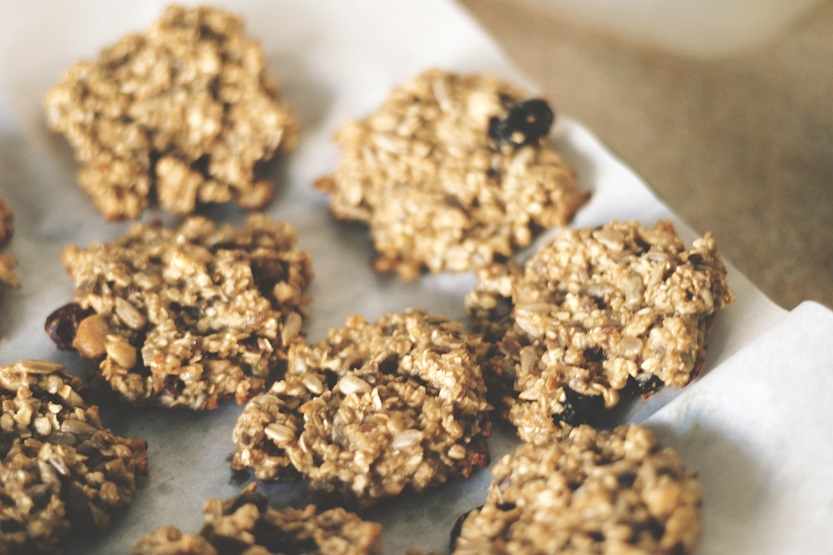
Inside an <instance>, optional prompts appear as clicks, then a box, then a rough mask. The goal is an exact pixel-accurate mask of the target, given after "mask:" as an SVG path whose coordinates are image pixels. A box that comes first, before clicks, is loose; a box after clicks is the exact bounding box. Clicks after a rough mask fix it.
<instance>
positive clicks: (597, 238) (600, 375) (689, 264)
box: [466, 222, 734, 441]
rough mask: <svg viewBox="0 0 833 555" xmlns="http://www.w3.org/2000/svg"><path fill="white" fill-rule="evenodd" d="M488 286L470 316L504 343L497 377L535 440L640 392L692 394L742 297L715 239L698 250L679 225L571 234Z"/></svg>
mask: <svg viewBox="0 0 833 555" xmlns="http://www.w3.org/2000/svg"><path fill="white" fill-rule="evenodd" d="M478 277H479V282H478V284H477V286H476V287H475V288H474V290H472V291H471V292H470V293H469V295H468V296H467V297H466V308H467V310H468V311H469V313H470V315H471V316H472V318H473V320H474V323H475V327H476V328H478V329H480V330H482V331H484V332H485V334H486V336H487V338H489V339H490V340H494V341H495V352H494V354H495V356H494V358H493V359H492V360H491V362H490V363H489V365H488V367H487V370H486V372H485V373H486V379H487V382H488V383H489V385H490V390H491V393H493V394H494V395H495V396H496V397H498V398H499V399H500V401H499V403H500V408H501V410H502V412H503V413H504V414H505V415H506V416H507V417H508V418H509V420H510V421H511V422H513V423H514V424H515V425H516V426H518V428H519V433H520V435H521V437H522V438H524V439H525V440H527V441H546V440H547V437H548V436H549V435H550V434H551V433H552V432H554V431H556V429H557V427H558V424H557V422H558V421H560V420H563V421H566V422H567V423H568V424H573V425H574V424H577V423H580V422H582V421H585V419H586V418H587V417H590V416H592V413H593V412H598V411H600V410H602V409H603V408H604V407H607V408H610V407H612V406H614V405H615V404H616V403H617V402H618V400H619V392H620V391H621V390H622V389H624V388H625V387H626V386H627V385H628V384H629V383H631V384H632V385H633V387H634V388H635V389H636V390H638V391H641V392H644V393H647V392H651V391H653V390H655V389H656V388H657V387H659V386H661V385H663V384H664V385H670V386H673V387H682V386H684V385H686V384H687V383H688V382H689V381H690V380H691V379H692V378H693V377H694V376H696V375H697V373H698V371H699V370H700V366H701V364H702V357H703V355H704V351H705V335H706V332H707V330H708V327H709V324H710V322H711V319H712V318H713V316H714V314H715V312H716V311H717V310H718V309H720V308H722V307H723V306H725V305H726V304H728V303H730V302H732V301H733V299H734V295H733V294H732V292H731V290H730V289H729V286H728V284H727V282H726V268H725V267H724V265H723V262H722V261H721V258H720V256H719V254H718V252H717V246H716V244H715V240H714V238H713V237H712V235H711V234H706V235H705V236H704V237H702V238H700V239H697V240H696V241H695V242H694V245H693V246H692V248H690V249H686V248H685V247H684V245H683V243H682V241H681V240H680V238H679V237H678V236H677V234H676V232H675V230H674V228H673V226H672V225H671V224H670V223H668V222H660V223H658V224H657V226H656V227H654V228H653V229H646V228H643V227H642V226H641V225H639V224H638V223H636V222H612V223H610V224H608V225H605V226H602V227H600V228H592V229H591V228H587V229H578V230H565V231H563V232H561V233H559V234H558V235H557V236H556V237H555V238H554V240H553V241H551V242H550V243H548V244H546V245H544V246H542V247H541V249H540V250H539V251H538V252H537V253H536V254H535V255H534V256H532V257H531V258H530V259H529V260H528V261H527V262H526V263H525V264H524V265H523V266H520V265H518V264H514V263H513V264H508V265H497V264H495V265H492V266H490V267H487V268H483V269H482V270H480V271H479V272H478ZM492 386H493V387H492Z"/></svg>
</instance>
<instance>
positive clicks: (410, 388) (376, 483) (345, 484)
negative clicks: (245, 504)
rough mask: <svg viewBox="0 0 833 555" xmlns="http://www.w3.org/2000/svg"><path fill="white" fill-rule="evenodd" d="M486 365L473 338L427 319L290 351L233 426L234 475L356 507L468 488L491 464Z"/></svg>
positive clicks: (409, 315) (361, 330) (346, 332)
mask: <svg viewBox="0 0 833 555" xmlns="http://www.w3.org/2000/svg"><path fill="white" fill-rule="evenodd" d="M482 354H483V349H482V345H481V343H480V340H479V339H478V338H476V337H475V336H472V335H469V334H467V333H465V332H463V331H462V330H461V326H460V325H459V324H456V323H453V322H449V321H447V320H445V319H444V318H441V317H438V316H431V315H428V314H426V313H425V311H423V310H409V311H406V312H404V313H401V314H389V315H387V316H384V317H383V318H380V319H379V321H377V322H376V323H375V324H370V323H368V322H366V321H365V320H364V319H363V318H362V317H361V316H352V317H350V318H348V320H347V323H346V325H345V326H344V327H343V328H340V329H334V330H331V331H330V334H329V338H328V339H327V340H325V341H321V342H320V343H318V344H316V345H308V344H305V343H296V344H293V345H292V347H290V350H289V353H288V361H287V367H288V369H287V372H286V376H285V377H284V379H283V380H281V381H278V382H275V384H274V385H273V386H272V388H271V389H270V390H269V391H267V392H266V393H263V394H261V395H258V396H256V397H254V398H253V399H252V400H251V401H250V402H249V404H248V405H247V406H246V408H245V409H244V411H243V414H242V415H241V416H240V419H239V420H238V422H237V426H236V427H235V429H234V442H235V444H236V445H237V450H236V452H235V454H234V458H233V460H232V465H233V467H234V468H235V469H241V468H245V467H253V468H254V472H255V475H256V476H257V477H258V478H259V479H262V480H274V479H283V478H288V477H294V476H296V475H297V473H301V474H302V475H304V476H306V477H307V478H309V479H310V480H311V484H310V487H311V489H312V490H313V491H315V492H317V493H324V494H330V493H333V494H335V495H337V496H339V497H341V498H343V499H344V500H345V501H347V502H355V503H357V504H358V505H369V504H371V503H373V502H375V501H376V500H378V499H379V498H382V497H389V496H394V495H398V494H399V493H400V492H401V491H403V490H404V489H405V488H409V489H411V490H414V491H417V492H420V491H423V490H425V489H426V488H429V487H433V486H436V485H438V484H441V483H443V482H445V481H447V480H448V479H452V478H460V477H468V476H469V475H471V472H472V471H473V470H474V469H475V468H478V467H482V466H485V465H486V464H488V462H489V454H488V446H487V444H486V438H487V437H488V436H489V434H490V433H491V427H490V424H489V420H488V410H489V409H490V408H491V407H490V406H489V405H488V404H487V403H486V400H485V394H486V387H485V385H484V383H483V377H482V374H481V371H480V357H481V356H482ZM311 386H312V387H311Z"/></svg>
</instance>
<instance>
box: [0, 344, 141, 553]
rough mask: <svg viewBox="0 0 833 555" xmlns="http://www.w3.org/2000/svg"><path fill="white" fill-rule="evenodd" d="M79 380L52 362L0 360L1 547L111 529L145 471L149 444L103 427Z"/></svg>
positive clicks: (55, 547) (32, 545)
mask: <svg viewBox="0 0 833 555" xmlns="http://www.w3.org/2000/svg"><path fill="white" fill-rule="evenodd" d="M80 386H81V382H80V380H79V379H78V378H75V377H72V376H70V375H68V374H66V373H65V372H63V366H61V365H60V364H54V363H51V362H44V361H35V360H22V361H20V362H18V363H16V364H12V365H8V366H0V404H2V414H0V500H2V501H0V552H3V553H33V552H38V553H40V552H59V551H60V545H61V541H62V538H63V537H64V536H65V535H66V534H67V533H68V532H69V531H70V530H78V529H83V528H85V527H88V526H91V525H94V526H96V527H98V528H105V527H107V526H108V525H109V523H110V519H111V518H112V517H113V516H114V515H115V514H116V513H118V512H121V511H123V510H125V509H127V507H128V506H129V505H130V502H131V500H132V497H133V493H134V492H135V490H136V476H137V475H146V474H147V444H146V443H145V442H144V441H138V440H130V439H127V438H124V437H120V436H117V435H115V434H113V433H112V432H111V431H110V430H108V429H106V428H104V426H103V425H102V423H101V420H100V419H99V417H98V407H96V406H87V405H86V404H85V402H84V399H83V398H82V396H81V394H80V393H79V389H80Z"/></svg>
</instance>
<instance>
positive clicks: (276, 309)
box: [46, 214, 312, 410]
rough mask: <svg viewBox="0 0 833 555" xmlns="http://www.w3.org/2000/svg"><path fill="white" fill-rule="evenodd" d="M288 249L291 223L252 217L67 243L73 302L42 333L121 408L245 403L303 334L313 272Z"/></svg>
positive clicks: (138, 229)
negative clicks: (79, 361) (94, 367)
mask: <svg viewBox="0 0 833 555" xmlns="http://www.w3.org/2000/svg"><path fill="white" fill-rule="evenodd" d="M295 242H296V233H295V230H294V229H293V228H292V227H291V226H290V225H289V224H287V223H278V222H274V221H272V220H271V219H269V218H268V217H267V216H265V215H263V214H252V215H250V216H249V217H248V219H247V220H246V224H245V225H244V226H243V227H241V228H240V229H235V228H232V227H231V226H229V225H227V224H226V225H223V226H221V227H215V225H214V224H213V223H212V222H211V221H210V220H208V219H206V218H203V217H191V218H188V219H187V220H186V221H185V222H183V223H182V225H181V227H179V228H178V229H172V228H165V227H162V226H161V225H158V224H150V225H135V226H133V227H132V228H131V229H130V230H129V231H128V232H127V233H126V234H125V235H124V236H123V237H121V238H119V239H116V240H114V241H111V242H108V243H102V244H94V245H92V246H90V247H89V248H87V249H80V248H78V247H76V246H75V245H71V246H69V247H68V248H66V249H65V250H64V252H63V254H62V255H61V256H62V260H63V262H64V265H65V266H66V268H67V271H68V272H69V274H70V276H71V277H72V279H73V280H74V281H75V296H74V298H73V302H72V303H70V304H68V305H66V306H63V307H61V308H59V309H58V310H56V311H55V312H54V313H52V314H51V315H50V316H49V318H48V319H47V322H46V329H47V331H48V332H49V334H50V336H51V337H52V338H53V340H55V342H56V344H57V345H58V347H60V348H63V349H76V350H77V351H78V352H79V353H80V355H81V356H82V357H83V358H85V359H90V360H95V361H96V362H97V363H98V364H99V372H98V374H99V376H98V377H99V378H100V380H102V381H103V382H106V384H107V385H109V387H111V388H112V389H113V390H115V391H116V392H117V393H118V394H119V395H120V396H121V398H122V399H123V400H124V401H126V402H129V403H132V404H155V405H161V406H165V407H187V408H191V409H197V410H198V409H212V408H216V406H217V402H218V401H219V400H221V399H224V398H228V397H231V396H234V397H236V399H237V401H238V402H240V403H242V402H244V401H245V400H246V399H248V398H249V396H250V395H252V394H254V393H257V392H259V391H261V390H263V389H264V388H266V387H268V385H269V384H270V383H271V382H272V381H273V380H274V379H275V378H276V377H277V372H278V371H279V370H281V363H282V361H283V360H284V359H285V351H286V347H287V346H288V345H289V344H290V343H292V342H293V341H297V340H299V336H300V334H301V325H302V316H303V315H305V314H306V307H307V304H308V302H309V299H308V297H306V296H305V295H304V294H303V290H304V288H305V287H306V286H307V285H308V284H309V282H310V280H311V279H312V263H311V259H310V256H309V254H307V253H305V252H303V251H300V250H297V249H295Z"/></svg>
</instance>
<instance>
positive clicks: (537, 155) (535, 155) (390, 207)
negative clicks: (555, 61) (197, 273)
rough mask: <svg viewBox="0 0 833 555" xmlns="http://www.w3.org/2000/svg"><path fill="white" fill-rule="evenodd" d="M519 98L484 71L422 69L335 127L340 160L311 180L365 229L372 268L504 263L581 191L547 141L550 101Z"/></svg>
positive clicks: (337, 211)
mask: <svg viewBox="0 0 833 555" xmlns="http://www.w3.org/2000/svg"><path fill="white" fill-rule="evenodd" d="M526 98H527V96H526V93H525V92H524V91H522V90H519V89H516V88H514V87H512V86H510V85H508V84H506V83H502V82H500V81H498V80H497V79H495V78H493V77H490V76H485V75H468V76H462V75H456V74H454V73H447V72H444V71H440V70H437V69H432V70H429V71H426V72H424V73H422V74H421V75H419V76H418V77H416V78H414V79H411V80H409V81H407V82H406V83H404V84H402V85H401V86H399V87H397V88H395V89H394V90H393V91H392V92H391V93H390V96H389V97H388V98H387V100H385V102H384V103H383V104H382V106H381V107H380V108H379V109H378V111H376V112H375V113H374V114H372V115H371V116H369V117H368V118H367V119H365V120H363V121H360V122H357V121H347V122H346V123H344V124H343V125H342V126H341V127H340V128H339V129H338V131H337V132H336V134H335V136H334V139H335V142H336V144H337V145H338V146H339V147H340V148H341V149H342V154H341V159H340V161H339V164H338V167H337V169H336V171H335V173H334V174H333V175H332V176H331V177H326V178H322V179H320V180H319V181H318V182H317V183H316V186H317V188H319V189H320V190H322V191H324V192H327V193H329V194H330V195H331V197H330V207H331V209H332V212H333V214H334V215H335V216H336V217H337V218H340V219H345V220H356V221H359V222H363V223H366V224H367V225H368V226H369V227H370V234H371V238H372V240H373V244H374V247H375V249H376V251H378V258H377V259H376V260H375V262H374V267H375V268H376V269H377V270H378V271H380V272H393V271H395V272H396V273H398V274H399V276H400V277H401V278H403V279H413V278H415V277H417V276H418V275H419V274H421V273H422V272H424V271H426V270H428V271H431V272H440V271H443V270H450V271H454V272H461V271H465V270H468V269H470V268H472V267H473V266H475V265H477V264H482V263H489V262H492V261H495V260H505V259H506V258H507V257H509V256H510V255H511V254H512V252H513V251H514V250H516V249H517V248H519V247H524V246H526V245H528V244H529V243H530V241H531V239H532V237H533V235H534V234H535V233H536V232H537V231H538V230H539V229H541V228H549V227H555V226H563V225H565V224H566V223H567V222H569V221H570V219H571V218H572V216H573V214H574V213H575V212H576V210H578V209H579V207H581V205H582V204H584V203H585V202H586V200H587V198H588V195H587V194H585V193H582V192H579V191H578V190H577V188H576V184H575V178H574V174H573V170H572V169H571V168H570V167H568V166H567V164H566V163H565V162H564V161H563V160H562V159H561V157H560V156H559V155H558V154H556V152H555V151H553V150H552V148H550V146H549V144H548V142H547V136H548V134H549V131H550V126H551V124H552V122H553V118H554V116H553V112H552V110H551V109H550V107H549V106H548V105H547V103H546V102H545V101H543V100H540V99H531V100H526Z"/></svg>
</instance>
